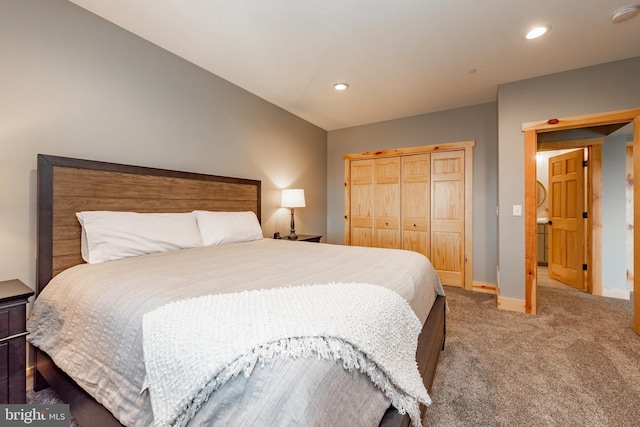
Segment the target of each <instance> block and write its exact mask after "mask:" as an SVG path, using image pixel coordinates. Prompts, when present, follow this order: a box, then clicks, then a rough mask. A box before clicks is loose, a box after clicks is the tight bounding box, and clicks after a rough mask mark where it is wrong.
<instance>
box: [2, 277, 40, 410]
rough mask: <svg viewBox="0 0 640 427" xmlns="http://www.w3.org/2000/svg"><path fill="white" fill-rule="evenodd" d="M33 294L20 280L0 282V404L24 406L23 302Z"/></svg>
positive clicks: (24, 329)
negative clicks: (22, 404)
mask: <svg viewBox="0 0 640 427" xmlns="http://www.w3.org/2000/svg"><path fill="white" fill-rule="evenodd" d="M31 295H33V291H32V290H31V289H30V288H29V287H28V286H27V285H25V284H24V283H22V282H21V281H20V280H5V281H3V282H0V403H3V404H5V403H25V399H26V382H27V373H26V341H25V336H26V335H27V326H26V323H27V301H28V299H29V297H30V296H31Z"/></svg>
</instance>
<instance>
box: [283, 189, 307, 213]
mask: <svg viewBox="0 0 640 427" xmlns="http://www.w3.org/2000/svg"><path fill="white" fill-rule="evenodd" d="M282 207H283V208H304V207H305V204H304V190H303V189H301V188H292V189H286V190H282Z"/></svg>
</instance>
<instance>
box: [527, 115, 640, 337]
mask: <svg viewBox="0 0 640 427" xmlns="http://www.w3.org/2000/svg"><path fill="white" fill-rule="evenodd" d="M631 122H632V123H633V135H634V136H633V146H634V151H635V152H640V108H639V109H632V110H622V111H615V112H609V113H601V114H592V115H588V116H580V117H572V118H566V119H550V120H548V121H546V122H536V123H526V124H523V127H522V130H523V132H524V175H525V181H524V186H525V203H524V204H525V310H526V312H527V313H531V314H535V313H536V312H537V309H538V289H537V241H536V240H537V239H536V225H537V221H536V219H537V215H536V152H537V149H538V135H539V134H544V133H548V132H554V131H560V130H569V129H580V128H585V127H594V126H605V127H606V126H617V125H620V124H622V125H625V124H627V123H631ZM634 174H635V175H636V176H640V156H634ZM593 182H594V183H595V182H596V181H595V180H594V181H593ZM633 212H634V222H635V224H640V186H634V206H633ZM594 216H595V213H594ZM592 221H594V222H595V219H592ZM592 244H593V248H594V250H593V251H592V253H594V254H595V255H596V256H593V257H592V258H593V259H592V264H593V263H597V262H601V259H599V256H598V251H600V252H601V247H600V248H598V247H597V246H596V244H597V242H592ZM633 247H634V252H635V253H636V254H638V253H640V227H635V228H634V244H633ZM634 269H635V270H636V271H640V257H637V256H636V257H635V259H634ZM633 305H634V319H633V328H634V331H635V332H636V333H638V334H640V275H635V277H634V300H633Z"/></svg>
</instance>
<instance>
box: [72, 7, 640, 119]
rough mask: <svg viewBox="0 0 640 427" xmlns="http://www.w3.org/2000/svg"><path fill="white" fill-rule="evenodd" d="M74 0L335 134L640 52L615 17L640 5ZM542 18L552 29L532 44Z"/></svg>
mask: <svg viewBox="0 0 640 427" xmlns="http://www.w3.org/2000/svg"><path fill="white" fill-rule="evenodd" d="M70 1H72V2H73V3H75V4H77V5H79V6H81V7H83V8H85V9H88V10H89V11H91V12H93V13H95V14H97V15H99V16H101V17H103V18H104V19H107V20H109V21H111V22H113V23H115V24H117V25H119V26H121V27H123V28H125V29H127V30H129V31H131V32H132V33H134V34H137V35H138V36H140V37H142V38H144V39H146V40H149V41H150V42H152V43H155V44H157V45H158V46H161V47H163V48H164V49H166V50H168V51H170V52H173V53H175V54H176V55H178V56H180V57H182V58H184V59H186V60H188V61H190V62H193V63H194V64H197V65H199V66H200V67H202V68H204V69H206V70H209V71H211V72H212V73H214V74H216V75H218V76H220V77H222V78H224V79H226V80H228V81H230V82H232V83H234V84H236V85H238V86H240V87H242V88H244V89H246V90H247V91H249V92H251V93H253V94H255V95H257V96H259V97H261V98H264V99H266V100H267V101H270V102H272V103H273V104H276V105H278V106H280V107H281V108H283V109H285V110H287V111H290V112H291V113H293V114H296V115H297V116H300V117H302V118H304V119H306V120H308V121H309V122H311V123H314V124H316V125H318V126H319V127H321V128H323V129H326V130H334V129H339V128H344V127H349V126H355V125H360V124H365V123H372V122H378V121H382V120H389V119H394V118H399V117H406V116H412V115H416V114H422V113H428V112H433V111H440V110H446V109H450V108H456V107H462V106H467V105H474V104H479V103H484V102H490V101H495V99H496V92H497V85H498V84H500V83H506V82H511V81H517V80H522V79H527V78H531V77H536V76H541V75H545V74H550V73H554V72H558V71H565V70H570V69H574V68H580V67H585V66H589V65H594V64H600V63H605V62H610V61H615V60H619V59H625V58H630V57H634V56H640V16H637V17H636V18H634V19H632V20H629V21H626V22H623V23H619V24H612V23H611V16H612V15H613V13H614V12H615V11H616V10H618V9H619V8H621V7H623V6H627V5H630V4H634V3H633V2H634V1H636V2H637V1H638V0H535V1H532V0H403V1H391V0H351V1H349V0H320V1H318V0H315V1H312V0H178V1H176V0H108V1H105V0H70ZM538 24H542V25H551V27H552V30H551V32H550V33H549V34H548V35H546V36H544V37H542V38H541V39H537V40H533V41H527V40H525V39H524V33H526V32H527V31H528V30H529V29H530V28H531V27H532V26H534V25H538ZM472 69H477V72H475V73H470V70H472ZM336 82H348V83H349V85H350V88H349V90H347V91H345V92H336V91H334V90H333V88H332V85H333V84H334V83H336Z"/></svg>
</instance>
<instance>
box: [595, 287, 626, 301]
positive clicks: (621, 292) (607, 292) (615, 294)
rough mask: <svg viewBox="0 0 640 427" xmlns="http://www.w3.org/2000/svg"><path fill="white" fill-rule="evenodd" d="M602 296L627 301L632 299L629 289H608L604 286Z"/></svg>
mask: <svg viewBox="0 0 640 427" xmlns="http://www.w3.org/2000/svg"><path fill="white" fill-rule="evenodd" d="M602 296H603V297H608V298H617V299H624V300H627V301H629V300H630V299H631V293H630V292H629V290H628V289H621V288H606V287H604V286H603V287H602Z"/></svg>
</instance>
